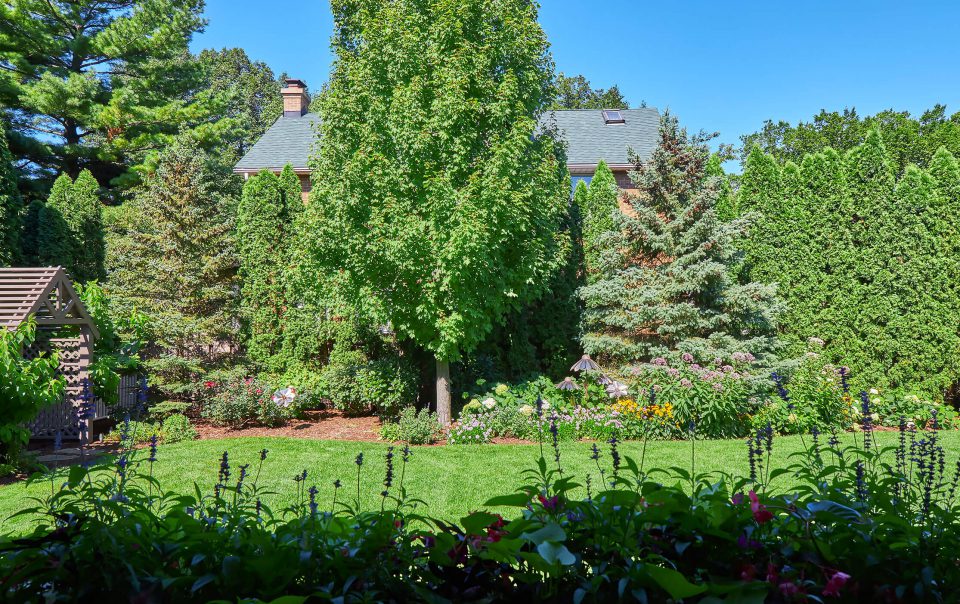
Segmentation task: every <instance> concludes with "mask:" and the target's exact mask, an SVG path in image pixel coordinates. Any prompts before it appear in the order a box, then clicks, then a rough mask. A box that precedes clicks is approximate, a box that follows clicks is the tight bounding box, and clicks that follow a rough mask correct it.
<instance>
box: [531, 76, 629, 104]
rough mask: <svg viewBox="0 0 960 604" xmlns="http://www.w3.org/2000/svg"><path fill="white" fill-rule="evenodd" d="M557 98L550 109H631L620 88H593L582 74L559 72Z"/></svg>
mask: <svg viewBox="0 0 960 604" xmlns="http://www.w3.org/2000/svg"><path fill="white" fill-rule="evenodd" d="M554 86H555V88H556V90H555V93H554V94H555V95H556V96H555V99H554V101H553V104H552V105H551V106H550V109H629V108H630V105H629V104H628V103H627V99H625V98H623V94H621V92H620V88H618V87H617V86H616V85H614V86H611V87H610V88H607V89H603V88H592V87H591V86H590V82H589V81H588V80H587V78H585V77H583V76H582V75H575V76H566V75H564V74H562V73H561V74H558V75H557V79H556V82H555V83H554Z"/></svg>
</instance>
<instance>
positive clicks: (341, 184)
mask: <svg viewBox="0 0 960 604" xmlns="http://www.w3.org/2000/svg"><path fill="white" fill-rule="evenodd" d="M333 13H334V23H335V24H336V30H335V32H334V36H333V49H334V52H335V54H336V57H337V58H336V61H335V64H334V69H333V73H332V74H331V78H330V82H329V86H328V88H327V89H326V90H325V91H324V93H323V94H322V95H321V97H320V99H319V106H320V114H321V116H322V118H323V120H322V124H321V126H320V135H321V138H322V140H323V141H324V142H323V145H321V146H320V148H319V151H318V154H317V156H316V158H315V166H314V168H315V173H314V184H315V188H314V190H313V201H312V202H311V203H310V204H309V206H308V207H307V213H308V214H310V215H311V221H310V224H311V229H310V231H311V243H312V245H311V246H310V249H312V250H313V256H314V258H315V260H316V261H317V263H318V264H319V267H318V268H317V270H316V271H315V272H322V271H324V270H329V269H336V270H343V271H344V276H345V277H346V278H347V279H348V280H349V281H350V283H351V287H350V291H351V292H354V294H355V295H356V297H357V298H358V303H361V304H363V305H365V306H367V307H373V308H375V309H376V311H377V313H376V314H378V315H381V316H383V318H384V319H388V320H389V321H390V323H391V324H392V326H393V329H394V330H395V331H396V333H397V334H398V335H399V336H400V337H402V338H409V339H412V340H413V341H415V342H416V343H417V344H418V345H419V346H421V347H423V348H425V349H427V350H429V351H431V352H432V353H433V354H434V355H435V356H436V358H437V359H438V361H439V362H441V363H443V362H445V361H449V360H455V359H457V358H458V357H459V356H460V355H461V354H462V353H463V352H465V351H470V350H472V349H474V348H475V347H476V346H477V345H478V343H479V342H480V341H482V339H483V338H484V337H485V336H486V335H487V334H488V333H490V330H491V329H492V328H493V325H494V324H495V323H496V322H498V321H499V320H500V319H501V318H502V317H503V316H504V315H505V314H506V313H507V312H509V311H510V310H513V309H516V308H517V307H518V306H519V304H520V303H522V302H523V301H524V300H527V299H531V298H535V297H536V296H537V294H539V293H540V292H542V290H543V287H544V285H545V284H546V280H547V277H548V276H549V275H550V274H551V273H552V272H553V270H554V269H555V268H556V266H557V265H558V264H559V262H560V259H559V258H558V257H557V254H556V249H557V246H558V238H559V237H558V235H557V232H558V229H559V226H560V222H561V220H562V216H563V212H564V209H565V208H566V204H567V199H568V196H569V184H568V182H569V181H568V179H567V175H566V169H565V163H564V160H563V158H562V151H561V150H560V146H559V145H558V144H557V143H556V141H555V140H554V138H553V137H551V136H549V135H543V134H540V135H535V134H536V133H537V129H538V125H537V124H538V122H537V118H538V116H539V114H540V113H541V112H542V111H543V110H545V109H546V107H547V105H548V103H549V102H550V87H551V79H552V63H551V60H550V56H549V54H548V51H547V40H546V36H545V35H544V33H543V31H542V30H541V29H540V26H539V25H538V24H537V21H536V7H535V6H534V5H532V4H530V3H529V2H525V1H519V0H510V1H508V2H504V3H496V4H490V3H488V2H485V1H482V0H471V1H470V2H467V3H466V4H465V3H463V2H452V1H449V0H444V1H443V2H438V3H432V4H423V3H418V2H413V1H406V0H405V1H403V2H395V3H389V4H384V3H382V2H379V1H376V0H338V1H337V2H334V3H333ZM323 267H326V268H323ZM441 415H443V413H441Z"/></svg>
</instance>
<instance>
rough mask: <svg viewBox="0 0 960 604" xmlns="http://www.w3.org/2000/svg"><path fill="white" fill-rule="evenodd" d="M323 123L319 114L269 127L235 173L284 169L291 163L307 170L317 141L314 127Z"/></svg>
mask: <svg viewBox="0 0 960 604" xmlns="http://www.w3.org/2000/svg"><path fill="white" fill-rule="evenodd" d="M319 121H320V116H319V115H317V114H316V113H307V114H306V115H302V116H299V117H281V118H279V119H278V120H277V121H275V122H274V123H273V125H272V126H270V127H269V128H268V129H267V131H266V132H264V133H263V136H261V137H260V140H258V141H257V142H256V143H255V144H254V145H253V147H250V150H249V151H247V154H246V155H244V156H243V158H242V159H241V160H240V161H239V162H237V165H236V166H235V167H234V170H235V171H237V172H249V171H257V170H263V169H271V170H278V171H279V170H282V169H283V167H284V166H285V165H287V164H290V165H291V166H292V167H293V168H294V169H295V170H306V169H307V160H308V159H309V158H310V153H311V152H312V151H313V141H314V140H315V138H316V130H315V129H314V124H316V123H318V122H319Z"/></svg>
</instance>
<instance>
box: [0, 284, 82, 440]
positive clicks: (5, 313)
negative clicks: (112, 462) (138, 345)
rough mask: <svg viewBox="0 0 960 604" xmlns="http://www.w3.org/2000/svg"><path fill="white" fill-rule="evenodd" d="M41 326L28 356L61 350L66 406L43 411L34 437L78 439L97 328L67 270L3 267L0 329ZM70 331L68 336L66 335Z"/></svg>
mask: <svg viewBox="0 0 960 604" xmlns="http://www.w3.org/2000/svg"><path fill="white" fill-rule="evenodd" d="M31 315H32V316H34V317H35V319H36V322H37V339H36V341H35V342H34V343H33V344H32V345H31V346H30V347H29V348H28V349H27V350H25V351H24V355H26V356H36V355H38V354H41V353H43V352H51V351H56V352H57V353H58V354H59V359H60V369H59V373H60V375H62V376H63V377H64V379H65V380H66V382H67V391H66V396H65V397H64V401H63V402H62V403H60V404H58V405H53V406H51V407H48V408H46V409H43V410H41V411H40V414H39V415H38V416H37V418H36V419H35V420H34V421H33V422H32V423H31V424H30V425H29V426H28V427H29V429H30V432H31V434H32V436H33V437H34V438H53V437H54V436H55V435H56V434H57V433H58V432H59V433H60V434H61V436H62V437H63V438H79V437H80V434H81V421H90V419H92V418H88V419H83V420H80V421H78V419H77V412H76V408H77V407H78V405H79V404H80V402H81V394H82V392H83V383H84V380H86V379H89V368H90V362H91V359H92V356H93V341H94V339H96V338H99V337H100V333H99V332H98V331H97V326H96V325H95V324H94V322H93V318H92V317H91V316H90V313H88V312H87V309H86V308H84V306H83V302H81V300H80V297H79V296H78V295H77V292H76V290H74V289H73V284H72V283H71V281H70V277H69V276H68V275H67V272H66V271H65V270H63V268H62V267H59V266H57V267H45V268H0V327H3V328H6V329H11V330H12V329H16V328H17V327H18V326H19V325H20V324H21V323H23V322H24V321H25V320H27V318H28V317H30V316H31ZM61 332H66V333H61Z"/></svg>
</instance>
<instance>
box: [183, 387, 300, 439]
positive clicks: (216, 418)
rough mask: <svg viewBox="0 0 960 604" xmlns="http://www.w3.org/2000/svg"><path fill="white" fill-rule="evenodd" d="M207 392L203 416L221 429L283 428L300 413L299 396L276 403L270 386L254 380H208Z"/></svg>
mask: <svg viewBox="0 0 960 604" xmlns="http://www.w3.org/2000/svg"><path fill="white" fill-rule="evenodd" d="M206 389H207V392H206V393H205V396H204V398H203V402H202V407H201V414H202V415H203V417H205V418H207V419H209V420H210V421H211V422H213V423H214V424H216V425H220V426H231V427H234V428H238V427H242V426H244V425H249V424H260V425H263V426H280V425H283V424H284V423H286V421H287V420H288V419H290V418H292V417H296V416H297V414H298V413H299V412H300V404H299V400H298V399H299V397H297V398H296V399H294V400H293V402H288V401H284V400H281V401H280V402H275V401H274V400H273V399H272V397H273V393H274V388H273V387H271V384H268V383H266V382H264V381H262V380H259V379H255V378H249V377H233V378H230V379H227V380H225V381H224V382H222V383H217V382H213V381H209V382H207V383H206Z"/></svg>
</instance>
